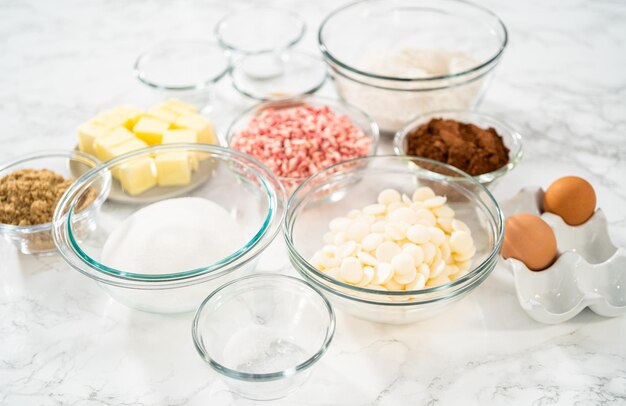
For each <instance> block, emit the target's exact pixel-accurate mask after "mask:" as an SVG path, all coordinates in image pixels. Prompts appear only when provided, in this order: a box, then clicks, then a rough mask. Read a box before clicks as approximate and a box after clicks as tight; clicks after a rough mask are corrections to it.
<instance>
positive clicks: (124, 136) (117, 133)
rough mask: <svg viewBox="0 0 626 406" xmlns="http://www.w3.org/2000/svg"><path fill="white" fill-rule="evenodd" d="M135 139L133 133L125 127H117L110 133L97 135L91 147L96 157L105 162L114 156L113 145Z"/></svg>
mask: <svg viewBox="0 0 626 406" xmlns="http://www.w3.org/2000/svg"><path fill="white" fill-rule="evenodd" d="M135 139H136V138H135V136H134V134H133V133H131V132H130V131H128V130H127V129H126V128H125V127H117V128H115V129H113V130H112V131H111V132H110V133H108V134H106V135H104V136H102V137H98V138H97V139H96V140H95V141H94V143H93V148H94V151H95V153H96V157H97V158H98V159H99V160H101V161H102V162H105V161H108V160H109V159H111V158H113V157H114V156H116V155H115V153H114V148H115V147H117V146H118V145H121V144H124V143H125V142H128V141H131V140H135Z"/></svg>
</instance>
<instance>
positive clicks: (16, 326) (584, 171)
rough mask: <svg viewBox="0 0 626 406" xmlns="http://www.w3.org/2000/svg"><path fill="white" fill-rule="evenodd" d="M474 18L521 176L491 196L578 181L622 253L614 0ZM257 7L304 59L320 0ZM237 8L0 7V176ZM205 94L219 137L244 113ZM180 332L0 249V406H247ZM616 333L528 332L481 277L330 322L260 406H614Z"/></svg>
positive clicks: (532, 6) (276, 260)
mask: <svg viewBox="0 0 626 406" xmlns="http://www.w3.org/2000/svg"><path fill="white" fill-rule="evenodd" d="M251 3H252V2H251ZM253 3H255V4H265V2H264V1H260V0H259V1H254V2H253ZM481 3H483V4H485V5H486V6H488V7H489V8H491V9H493V10H494V11H496V12H497V13H498V14H499V15H500V16H501V17H502V18H503V19H504V21H505V22H506V24H507V26H508V28H509V30H510V34H511V42H510V48H509V50H508V52H507V54H506V56H505V58H504V60H503V62H502V64H501V66H500V68H499V70H498V72H497V76H496V78H495V80H494V82H493V84H492V86H491V88H490V90H489V92H488V94H487V97H486V99H485V101H484V103H483V104H482V106H481V108H480V109H481V110H483V111H488V112H491V113H493V114H497V115H499V116H500V117H501V118H503V119H505V120H507V121H509V122H510V123H511V124H512V125H514V126H516V127H518V128H519V130H520V131H522V132H523V134H524V135H525V137H526V138H525V149H526V156H525V158H524V160H523V163H522V164H521V165H520V166H519V167H518V168H517V169H516V170H515V171H514V172H513V173H511V174H510V175H509V176H508V177H507V178H506V180H505V181H503V182H501V183H500V184H499V185H498V188H497V190H496V195H497V197H499V198H503V197H506V196H510V195H512V194H513V193H514V192H515V191H517V190H518V189H519V188H521V187H522V186H526V185H542V186H547V185H548V184H549V183H550V181H551V180H553V179H555V178H556V177H558V176H561V175H567V174H577V175H582V176H584V177H585V178H587V179H588V180H590V181H591V182H592V183H593V184H594V185H595V186H596V188H597V192H598V201H599V204H600V205H601V206H602V208H603V210H604V211H605V213H606V215H607V218H608V221H609V224H610V228H611V236H612V238H613V240H614V241H615V243H616V244H617V245H620V246H625V245H626V212H625V211H624V207H626V176H624V175H625V174H626V139H625V138H624V137H625V135H626V74H625V72H626V71H625V70H624V67H625V66H626V24H625V23H624V21H626V3H624V2H623V1H619V0H614V1H608V0H605V1H601V0H586V1H585V0H559V1H553V2H544V1H539V0H533V1H526V2H507V1H503V0H499V1H497V0H483V1H481ZM268 4H269V3H268ZM272 4H275V5H281V6H286V7H289V8H293V9H294V10H297V11H298V12H300V13H302V14H303V15H304V16H305V17H306V18H307V19H308V21H309V23H310V27H309V31H308V33H307V36H306V38H305V40H304V41H303V43H302V45H301V46H302V47H303V48H309V49H311V50H313V49H314V46H315V35H314V34H315V30H316V26H317V24H318V23H319V21H320V20H321V18H322V17H323V16H324V14H325V13H327V12H328V11H329V10H330V9H332V8H333V7H334V5H335V2H333V1H332V0H325V1H321V2H312V1H304V0H301V1H298V2H295V1H291V2H287V1H283V2H272ZM244 6H246V3H244V2H242V1H236V2H217V1H214V2H207V1H195V2H193V1H178V0H177V1H167V0H161V1H134V2H124V1H102V0H90V1H78V0H59V1H55V2H42V1H32V0H31V1H27V0H19V1H18V0H0V22H1V23H0V52H1V54H2V57H1V58H0V89H1V90H0V123H1V128H2V131H0V161H5V160H8V159H11V158H12V157H13V156H16V155H19V154H22V153H26V152H30V151H33V150H38V149H43V148H49V147H64V148H71V147H73V145H74V143H75V137H74V129H75V127H76V125H77V124H78V123H79V122H81V121H82V120H84V119H86V118H88V117H89V116H90V115H92V114H94V113H95V112H97V111H99V110H101V109H104V108H106V107H109V106H111V105H113V104H116V103H120V102H137V103H142V102H143V101H145V98H146V97H147V95H146V94H145V92H144V91H143V90H142V89H141V88H140V86H139V85H138V84H137V83H136V82H135V80H134V78H133V77H132V72H131V67H132V64H133V61H134V58H135V56H136V55H137V54H138V53H139V52H140V51H141V50H142V49H144V48H146V47H148V46H150V45H151V44H153V43H154V42H156V41H157V40H158V39H161V38H166V37H168V36H170V35H173V36H177V37H209V36H210V35H211V33H212V28H213V26H214V24H215V22H216V21H217V20H218V19H219V18H220V17H221V16H222V15H224V13H226V12H228V11H229V10H230V9H233V8H240V7H244ZM219 92H220V97H219V100H218V103H219V104H220V105H221V106H222V107H221V109H223V110H218V111H219V112H220V117H219V118H218V120H217V121H218V123H219V124H220V126H221V127H222V128H223V126H224V125H225V124H226V123H227V122H228V120H229V118H230V117H231V116H232V114H233V113H234V112H236V111H237V110H238V109H240V108H241V107H242V106H243V104H242V103H241V102H240V100H239V99H238V97H237V95H236V94H234V93H233V91H232V90H231V89H230V87H229V85H228V83H226V82H224V83H222V84H221V85H220V88H219ZM324 92H327V93H331V89H330V87H329V86H328V87H327V88H325V89H324ZM385 148H388V145H387V146H385ZM270 251H271V252H269V253H266V255H265V256H264V257H263V258H262V260H261V264H260V267H261V269H263V270H277V269H282V270H283V271H286V272H291V271H289V270H288V269H287V268H285V266H286V265H287V259H286V257H285V255H284V249H283V247H282V245H281V244H280V243H279V242H277V243H276V244H275V245H274V246H272V247H271V250H270ZM191 318H192V315H186V316H180V317H165V316H158V315H151V314H145V313H141V312H137V311H133V310H130V309H128V308H126V307H124V306H122V305H119V304H117V303H116V302H114V301H113V300H112V299H110V298H109V297H108V296H107V295H106V294H105V293H104V292H103V291H102V290H100V289H99V288H98V287H97V286H96V285H95V284H94V283H93V282H92V281H91V280H89V279H88V278H86V277H84V276H83V275H80V274H78V273H77V272H75V271H73V270H71V269H69V268H68V267H67V266H65V264H64V263H63V262H62V261H61V260H60V259H59V258H58V257H55V256H53V257H27V256H22V255H19V254H18V253H17V252H16V251H15V250H14V249H13V247H12V246H10V245H8V244H7V243H5V242H0V404H2V405H70V404H71V405H230V404H245V403H247V402H244V401H242V400H241V399H238V398H237V397H236V396H235V395H233V394H232V393H230V392H228V391H227V390H226V388H225V386H224V384H223V383H222V382H221V381H220V380H219V379H217V377H216V375H215V374H214V373H213V372H212V371H211V370H210V369H209V368H208V366H206V365H205V364H203V362H202V361H201V360H200V358H199V357H198V356H197V355H196V352H195V350H194V348H193V345H192V343H191V337H190V321H191ZM625 336H626V317H621V318H614V319H607V318H602V317H599V316H597V315H595V314H593V313H592V312H590V311H588V310H585V311H583V312H582V313H581V314H580V315H578V316H577V317H575V318H574V319H573V320H571V321H569V322H567V323H564V324H560V325H555V326H545V325H541V324H538V323H536V322H534V321H533V320H531V319H530V318H529V317H527V316H526V314H525V313H524V312H523V311H522V309H521V308H520V307H519V305H518V303H517V300H516V298H515V291H514V287H513V279H512V277H511V275H510V274H509V273H508V272H507V271H505V269H503V268H502V267H498V268H497V269H496V270H495V271H494V273H493V274H492V276H491V277H490V278H489V279H488V280H487V281H486V282H485V283H484V284H483V285H482V286H480V287H479V288H478V289H477V290H476V291H475V292H474V293H473V294H472V295H471V296H470V297H468V298H467V299H466V300H464V301H462V302H460V303H459V304H458V305H456V306H455V307H453V308H451V309H450V310H449V311H447V312H446V313H444V314H442V315H441V316H439V317H438V318H436V319H432V320H428V321H425V322H422V323H420V324H416V325H413V326H405V327H392V326H383V325H374V324H371V323H368V322H364V321H360V320H357V319H353V318H350V317H348V316H344V315H342V314H339V317H338V321H337V333H336V336H335V340H334V342H333V343H332V346H331V348H330V350H329V352H328V353H327V355H326V356H325V358H323V359H322V361H321V362H320V364H319V367H318V368H317V369H316V370H315V372H314V375H313V377H312V379H311V380H310V381H309V382H308V383H307V384H306V385H305V386H304V387H303V388H302V389H301V390H300V391H299V392H297V393H296V394H294V395H292V396H290V397H288V398H286V399H284V400H282V401H280V402H274V403H275V404H278V405H404V404H428V405H444V404H445V405H457V404H467V405H478V404H480V405H483V404H496V405H502V404H507V405H508V404H510V405H530V404H532V405H552V404H559V405H596V404H599V405H623V404H626V341H625V340H624V337H625Z"/></svg>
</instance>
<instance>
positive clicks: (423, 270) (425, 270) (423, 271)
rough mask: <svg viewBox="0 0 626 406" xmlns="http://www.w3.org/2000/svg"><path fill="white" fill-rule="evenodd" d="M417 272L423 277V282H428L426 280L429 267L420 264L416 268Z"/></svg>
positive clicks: (428, 274)
mask: <svg viewBox="0 0 626 406" xmlns="http://www.w3.org/2000/svg"><path fill="white" fill-rule="evenodd" d="M417 271H418V273H419V274H421V275H423V276H424V279H425V280H428V278H430V267H429V266H428V265H426V264H421V265H420V266H419V267H418V268H417Z"/></svg>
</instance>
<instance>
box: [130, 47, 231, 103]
mask: <svg viewBox="0 0 626 406" xmlns="http://www.w3.org/2000/svg"><path fill="white" fill-rule="evenodd" d="M172 44H189V45H192V44H195V45H198V46H203V47H206V48H210V49H213V50H216V51H220V52H222V54H223V56H224V69H222V70H220V71H219V72H218V73H217V74H215V75H214V76H211V77H208V78H207V79H205V80H203V81H201V82H198V83H192V84H188V85H181V86H168V85H164V84H162V83H158V82H156V81H154V80H151V79H149V78H148V77H147V75H146V74H145V70H144V69H142V68H141V64H142V63H143V62H144V61H145V60H146V59H147V58H149V57H150V56H152V53H154V52H155V51H157V50H159V49H160V48H162V47H165V46H168V45H172ZM229 69H230V58H229V57H228V55H227V54H225V53H224V50H223V49H222V48H221V47H220V46H218V45H217V44H215V43H214V42H211V41H205V40H200V39H187V40H185V39H181V40H174V39H172V40H167V41H162V42H159V43H158V44H156V45H154V46H153V47H152V48H150V49H148V50H146V51H144V52H142V53H141V54H140V55H139V56H138V57H137V59H136V60H135V64H134V66H133V72H134V74H135V77H136V78H137V80H139V81H140V82H141V83H143V84H144V85H147V86H149V87H151V88H153V89H158V90H166V91H168V90H169V91H191V90H202V89H205V88H208V87H209V86H211V85H213V84H215V83H217V82H218V81H219V80H220V79H222V78H223V77H224V76H226V74H227V73H228V71H229Z"/></svg>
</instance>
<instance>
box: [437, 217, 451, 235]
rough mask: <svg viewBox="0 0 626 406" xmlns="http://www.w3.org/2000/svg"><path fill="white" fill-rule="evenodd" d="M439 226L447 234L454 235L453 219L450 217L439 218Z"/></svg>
mask: <svg viewBox="0 0 626 406" xmlns="http://www.w3.org/2000/svg"><path fill="white" fill-rule="evenodd" d="M437 225H439V227H440V228H441V229H442V230H443V231H445V232H446V233H448V234H450V233H452V231H453V230H452V219H451V218H448V217H439V218H438V219H437Z"/></svg>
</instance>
